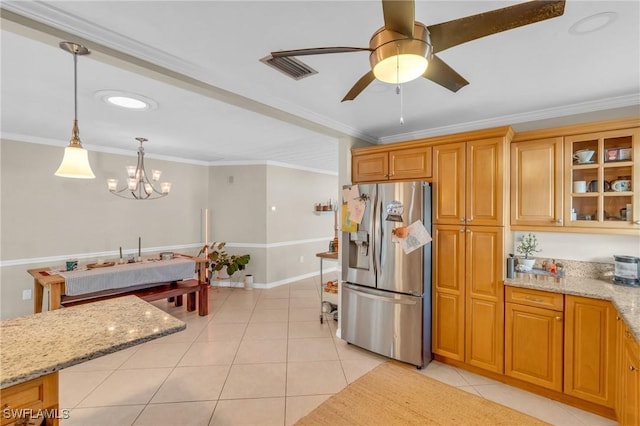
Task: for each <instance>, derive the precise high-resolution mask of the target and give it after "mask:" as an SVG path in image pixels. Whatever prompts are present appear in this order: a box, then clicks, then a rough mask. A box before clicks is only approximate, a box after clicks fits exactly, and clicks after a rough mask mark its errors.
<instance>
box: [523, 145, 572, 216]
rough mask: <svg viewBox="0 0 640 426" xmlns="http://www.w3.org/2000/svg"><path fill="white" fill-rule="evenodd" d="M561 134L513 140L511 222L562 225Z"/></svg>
mask: <svg viewBox="0 0 640 426" xmlns="http://www.w3.org/2000/svg"><path fill="white" fill-rule="evenodd" d="M562 145H563V142H562V138H561V137H558V138H547V139H542V140H533V141H527V142H517V143H513V144H511V167H512V169H511V225H534V226H535V225H540V226H562V225H563V217H562V178H563V176H562Z"/></svg>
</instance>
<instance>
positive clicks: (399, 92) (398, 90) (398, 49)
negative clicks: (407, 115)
mask: <svg viewBox="0 0 640 426" xmlns="http://www.w3.org/2000/svg"><path fill="white" fill-rule="evenodd" d="M396 95H400V125H401V126H402V125H404V112H403V109H402V103H403V102H402V90H401V89H400V44H396Z"/></svg>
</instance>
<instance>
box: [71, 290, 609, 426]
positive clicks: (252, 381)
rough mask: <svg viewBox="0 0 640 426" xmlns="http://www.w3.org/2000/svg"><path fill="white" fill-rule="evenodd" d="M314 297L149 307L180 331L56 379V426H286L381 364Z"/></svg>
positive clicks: (450, 380) (264, 296)
mask: <svg viewBox="0 0 640 426" xmlns="http://www.w3.org/2000/svg"><path fill="white" fill-rule="evenodd" d="M319 291H320V290H319V282H318V280H317V279H315V280H314V279H309V280H304V281H299V282H296V283H293V284H290V285H285V286H281V287H277V288H273V289H269V290H258V289H255V290H251V291H248V290H243V289H230V288H214V289H212V291H211V292H210V308H211V309H210V314H209V315H208V316H207V317H199V316H198V315H197V312H186V310H185V309H184V307H182V308H176V307H173V306H171V305H169V304H168V303H167V302H166V301H160V302H156V303H155V305H156V306H158V307H160V308H161V309H164V310H166V311H167V312H169V313H171V314H172V315H174V316H176V317H177V318H180V319H182V320H183V321H185V322H186V323H187V329H186V330H185V331H182V332H180V333H176V334H173V335H170V336H167V337H164V338H161V339H157V340H154V341H151V342H147V343H145V344H143V345H139V346H136V347H133V348H129V349H126V350H124V351H120V352H116V353H114V354H111V355H107V356H104V357H101V358H97V359H95V360H92V361H89V362H86V363H83V364H79V365H76V366H74V367H71V368H68V369H65V370H63V371H61V372H60V407H61V408H64V409H69V410H70V418H69V419H66V420H63V421H62V422H61V423H62V425H63V426H74V425H80V426H94V425H95V426H98V425H117V426H123V425H136V426H138V425H155V426H159V425H171V426H174V425H175V426H178V425H179V426H182V425H203V426H206V425H279V426H283V425H291V424H294V423H295V422H296V420H298V419H299V418H301V417H303V416H304V415H306V414H307V413H309V412H310V411H311V410H313V409H314V408H315V407H316V406H318V405H319V404H321V403H322V402H323V401H324V400H326V399H327V398H329V397H330V396H331V395H333V394H335V393H337V392H339V391H340V390H341V389H343V388H344V387H345V386H346V385H347V384H348V383H351V382H353V381H354V380H356V379H358V378H359V377H360V376H362V375H363V374H365V373H366V372H368V371H370V370H371V369H373V368H374V367H376V366H377V365H379V364H380V363H382V362H384V361H385V358H383V357H381V356H378V355H375V354H372V353H370V352H367V351H365V350H362V349H360V348H357V347H355V346H353V345H348V344H347V343H346V342H344V341H342V340H340V339H338V338H336V337H335V332H336V330H335V327H336V324H337V323H336V322H335V321H333V320H331V319H330V320H327V321H325V323H324V324H320V321H319V309H320V299H319ZM421 373H422V374H424V375H426V376H429V377H432V378H434V379H437V380H439V381H441V382H444V383H447V384H449V385H452V386H456V387H458V388H460V389H463V390H465V391H467V392H469V393H473V394H476V395H479V396H481V397H484V398H487V399H490V400H493V401H496V402H498V403H501V404H504V405H507V406H509V407H512V408H514V409H516V410H519V411H522V412H524V413H527V414H529V415H532V416H534V417H538V418H540V419H542V420H545V421H547V422H549V423H552V424H556V425H615V424H616V423H615V422H614V421H611V420H609V419H605V418H602V417H599V416H596V415H593V414H590V413H587V412H585V411H582V410H578V409H576V408H573V407H570V406H567V405H564V404H561V403H558V402H556V401H552V400H550V399H547V398H543V397H541V396H538V395H534V394H531V393H528V392H525V391H523V390H520V389H517V388H513V387H510V386H507V385H504V384H502V383H499V382H496V381H493V380H490V379H487V378H484V377H482V376H478V375H475V374H472V373H469V372H466V371H463V370H459V369H456V368H453V367H450V366H447V365H444V364H441V363H438V362H432V363H430V364H429V365H428V366H427V367H426V368H424V369H423V370H421Z"/></svg>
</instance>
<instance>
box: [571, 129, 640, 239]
mask: <svg viewBox="0 0 640 426" xmlns="http://www.w3.org/2000/svg"><path fill="white" fill-rule="evenodd" d="M564 140H565V147H564V153H565V185H564V186H565V203H564V204H565V206H564V208H565V211H564V217H565V219H566V220H565V225H566V226H579V227H584V228H590V227H593V228H614V229H626V230H633V229H637V230H640V197H639V194H640V173H639V172H640V170H639V167H640V129H639V128H633V129H625V130H615V131H610V132H599V133H590V134H584V135H573V136H566V137H565V139H564Z"/></svg>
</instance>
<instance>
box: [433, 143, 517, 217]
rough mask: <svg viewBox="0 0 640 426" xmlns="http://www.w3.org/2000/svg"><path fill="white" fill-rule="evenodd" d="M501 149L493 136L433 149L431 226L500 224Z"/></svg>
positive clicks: (502, 203)
mask: <svg viewBox="0 0 640 426" xmlns="http://www.w3.org/2000/svg"><path fill="white" fill-rule="evenodd" d="M504 147H505V141H504V138H503V137H496V138H490V139H484V140H477V141H472V142H463V143H456V144H447V145H438V146H435V147H434V148H433V183H434V185H433V186H434V191H433V223H442V224H451V225H454V224H455V225H460V224H462V225H465V224H466V225H487V226H503V225H504V203H505V199H504V194H505V190H504V188H505V181H504V179H505V178H504V173H505V158H504V157H505V155H504Z"/></svg>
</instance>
